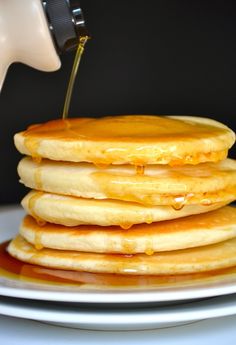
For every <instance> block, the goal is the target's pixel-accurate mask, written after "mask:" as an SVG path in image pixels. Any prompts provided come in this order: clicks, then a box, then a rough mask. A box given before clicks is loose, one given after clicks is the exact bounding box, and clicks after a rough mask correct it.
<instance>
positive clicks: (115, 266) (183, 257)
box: [8, 235, 236, 275]
mask: <svg viewBox="0 0 236 345" xmlns="http://www.w3.org/2000/svg"><path fill="white" fill-rule="evenodd" d="M8 252H9V253H10V255H12V256H13V257H15V258H17V259H19V260H21V261H24V262H28V263H31V264H36V265H41V266H45V267H51V268H56V269H63V270H71V271H73V270H74V271H85V272H95V273H98V272H99V273H115V274H119V273H121V274H135V275H136V274H141V275H147V274H148V275H153V274H162V275H165V274H183V273H197V272H204V271H211V270H217V269H222V268H228V267H232V266H235V265H236V238H234V239H231V240H228V241H224V242H221V243H218V244H212V245H210V246H204V247H198V248H191V249H183V250H177V251H171V252H161V253H158V254H153V255H146V254H136V255H121V254H120V255H118V254H96V253H85V252H84V253H82V252H76V251H60V250H55V249H42V250H36V249H35V248H34V247H33V246H32V245H31V244H29V243H28V242H27V241H25V240H24V239H23V237H21V236H20V235H19V236H17V237H16V238H15V239H14V240H13V241H12V242H11V243H10V245H9V246H8Z"/></svg>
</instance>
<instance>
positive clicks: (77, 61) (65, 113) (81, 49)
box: [62, 36, 89, 119]
mask: <svg viewBox="0 0 236 345" xmlns="http://www.w3.org/2000/svg"><path fill="white" fill-rule="evenodd" d="M88 39H89V37H88V36H83V37H81V38H80V40H79V45H78V49H77V52H76V55H75V60H74V64H73V67H72V71H71V75H70V80H69V84H68V88H67V92H66V99H65V103H64V108H63V113H62V118H63V119H66V118H67V117H68V112H69V108H70V103H71V97H72V92H73V89H74V84H75V78H76V75H77V72H78V68H79V64H80V61H81V57H82V55H83V52H84V47H85V44H86V42H87V40H88Z"/></svg>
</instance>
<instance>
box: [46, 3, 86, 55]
mask: <svg viewBox="0 0 236 345" xmlns="http://www.w3.org/2000/svg"><path fill="white" fill-rule="evenodd" d="M43 5H44V8H45V12H46V15H47V18H48V21H49V28H50V30H51V32H52V35H53V37H54V41H55V44H56V47H57V50H58V52H59V53H63V52H65V51H68V50H72V49H74V48H76V47H77V46H78V44H79V39H80V37H82V36H88V33H87V30H86V27H85V21H84V16H83V13H82V10H81V7H80V4H79V2H78V1H77V0H44V1H43Z"/></svg>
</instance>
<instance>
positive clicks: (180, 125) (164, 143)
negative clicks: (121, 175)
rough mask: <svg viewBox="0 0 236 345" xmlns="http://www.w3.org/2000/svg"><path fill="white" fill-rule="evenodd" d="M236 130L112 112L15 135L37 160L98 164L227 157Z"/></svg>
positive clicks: (21, 147) (176, 162) (193, 161)
mask: <svg viewBox="0 0 236 345" xmlns="http://www.w3.org/2000/svg"><path fill="white" fill-rule="evenodd" d="M234 141H235V134H234V133H233V132H232V131H231V130H230V129H229V128H228V127H226V126H224V125H223V124H221V123H219V122H216V121H214V120H211V119H206V118H201V117H190V116H145V115H132V116H113V117H104V118H99V119H93V118H76V119H68V120H55V121H50V122H47V123H45V124H39V125H35V126H31V127H29V128H28V129H27V130H26V131H24V132H20V133H18V134H16V135H15V145H16V147H17V149H18V150H19V151H20V152H21V153H23V154H26V155H30V156H32V157H35V158H38V159H40V158H48V159H51V160H61V161H71V162H91V163H94V164H97V165H102V164H133V165H137V166H142V165H146V164H170V165H183V164H198V163H201V162H217V161H220V160H222V159H224V158H226V156H227V153H228V149H229V148H230V147H231V146H232V145H233V143H234Z"/></svg>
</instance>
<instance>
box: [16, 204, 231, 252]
mask: <svg viewBox="0 0 236 345" xmlns="http://www.w3.org/2000/svg"><path fill="white" fill-rule="evenodd" d="M20 234H21V235H22V237H24V238H25V239H26V240H27V241H28V242H29V243H31V244H33V245H34V246H35V247H36V248H37V249H42V248H43V247H46V248H52V249H60V250H75V251H81V252H95V253H120V254H137V253H146V254H148V255H151V254H153V253H154V252H159V251H171V250H177V249H185V248H192V247H198V246H204V245H209V244H212V243H217V242H222V241H225V240H227V239H230V238H233V237H235V236H236V208H234V207H223V208H221V209H219V210H217V211H212V212H208V213H205V214H201V215H195V216H189V217H184V218H182V219H178V220H169V221H165V222H158V223H152V224H149V225H147V224H140V225H135V226H133V227H132V228H131V229H129V230H124V229H120V228H119V227H107V228H104V227H99V226H92V225H88V226H86V225H81V226H78V227H72V228H68V227H65V226H62V225H54V224H49V223H46V224H45V225H44V226H39V225H38V224H37V222H36V221H35V220H34V218H32V217H31V216H26V217H25V218H24V220H23V222H22V224H21V227H20Z"/></svg>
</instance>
